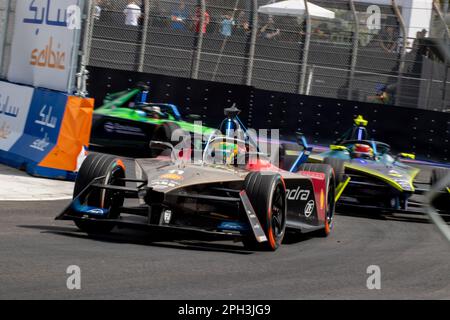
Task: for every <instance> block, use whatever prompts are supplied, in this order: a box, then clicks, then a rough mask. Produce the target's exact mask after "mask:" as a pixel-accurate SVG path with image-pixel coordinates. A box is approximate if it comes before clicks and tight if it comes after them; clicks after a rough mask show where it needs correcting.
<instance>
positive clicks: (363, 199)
mask: <svg viewBox="0 0 450 320" xmlns="http://www.w3.org/2000/svg"><path fill="white" fill-rule="evenodd" d="M354 121H355V124H354V126H353V127H352V128H351V129H350V130H348V131H347V132H346V133H345V134H344V136H343V137H342V138H340V139H338V140H337V141H336V142H335V144H334V145H331V146H330V150H329V151H326V152H324V153H321V154H318V155H312V156H310V157H309V160H308V161H310V162H315V163H317V162H322V163H329V164H331V163H335V167H337V168H339V169H338V170H337V171H338V172H336V175H337V176H339V175H341V176H342V175H343V174H345V175H346V176H347V179H350V180H348V186H347V187H346V189H345V192H344V194H343V195H342V199H341V202H340V203H341V204H345V205H347V206H351V205H354V206H358V207H367V208H370V207H373V208H377V209H384V210H387V211H397V212H398V211H408V212H412V211H411V209H412V207H416V208H417V209H421V207H423V205H424V204H423V203H421V202H417V201H412V200H411V197H412V196H413V195H414V194H424V193H425V192H427V191H428V190H429V189H430V185H432V184H435V183H437V181H438V180H440V179H442V178H443V177H445V175H446V174H447V172H448V169H445V168H433V170H432V174H431V179H430V181H423V180H422V181H419V180H418V179H417V176H418V174H419V172H420V169H419V168H417V167H412V166H410V165H408V164H406V163H404V162H405V161H406V160H408V161H412V160H414V159H415V155H413V154H408V153H400V154H398V155H396V156H394V155H392V154H391V152H390V150H391V148H390V146H389V145H388V144H386V143H382V142H378V141H374V140H369V137H368V134H367V130H366V126H367V124H368V121H367V120H365V119H364V118H363V117H362V116H358V117H357V118H356V119H355V120H354ZM449 190H450V189H449ZM449 190H443V191H445V192H443V194H442V195H441V197H439V198H440V202H439V205H438V208H437V209H438V210H440V211H441V212H449V210H450V197H448V196H449V194H448V192H450V191H449ZM446 199H447V200H446Z"/></svg>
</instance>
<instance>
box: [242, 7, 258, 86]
mask: <svg viewBox="0 0 450 320" xmlns="http://www.w3.org/2000/svg"><path fill="white" fill-rule="evenodd" d="M257 36H258V0H253V1H252V33H251V36H250V50H249V54H248V65H247V77H246V82H245V84H246V85H248V86H251V85H252V80H253V67H254V65H255V49H256V37H257Z"/></svg>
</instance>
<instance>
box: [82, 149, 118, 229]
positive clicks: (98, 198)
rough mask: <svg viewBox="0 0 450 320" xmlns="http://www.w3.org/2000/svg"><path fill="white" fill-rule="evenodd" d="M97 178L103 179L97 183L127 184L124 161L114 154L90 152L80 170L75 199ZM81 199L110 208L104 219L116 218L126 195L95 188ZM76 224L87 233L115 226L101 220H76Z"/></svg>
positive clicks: (92, 205)
mask: <svg viewBox="0 0 450 320" xmlns="http://www.w3.org/2000/svg"><path fill="white" fill-rule="evenodd" d="M101 177H103V178H101ZM97 178H101V179H99V180H98V181H96V183H100V184H109V185H116V186H125V182H124V181H123V180H122V179H123V178H125V166H124V164H123V162H122V161H121V160H120V159H117V158H115V157H114V156H110V155H105V154H98V153H90V154H89V155H88V156H87V158H86V159H85V160H84V162H83V164H82V165H81V168H80V170H79V172H78V175H77V178H76V181H75V188H74V194H73V197H74V199H75V198H76V197H78V196H79V195H80V194H81V193H82V192H83V190H84V189H86V187H87V186H88V185H89V184H90V183H91V182H92V181H93V180H94V179H97ZM80 200H82V201H84V202H85V203H86V204H87V205H88V206H91V207H95V208H102V209H108V214H107V216H105V217H102V218H103V219H105V218H106V219H116V218H118V216H119V214H120V212H119V211H118V208H119V207H121V206H122V205H123V202H124V197H123V196H121V195H120V194H117V193H116V192H112V191H109V190H104V189H94V190H92V192H90V193H89V194H88V195H87V196H86V198H85V199H80ZM99 220H100V219H99ZM75 224H76V226H77V227H78V228H79V229H80V230H82V231H84V232H87V233H108V232H110V231H111V230H112V229H113V228H114V225H111V224H104V223H101V221H99V222H95V221H91V220H75Z"/></svg>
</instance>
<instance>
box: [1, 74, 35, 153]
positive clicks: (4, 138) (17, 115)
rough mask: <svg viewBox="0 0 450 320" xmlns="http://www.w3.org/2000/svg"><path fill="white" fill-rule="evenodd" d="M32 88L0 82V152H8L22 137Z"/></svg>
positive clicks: (31, 96)
mask: <svg viewBox="0 0 450 320" xmlns="http://www.w3.org/2000/svg"><path fill="white" fill-rule="evenodd" d="M33 91H34V89H33V88H30V87H25V86H19V85H16V84H11V83H7V82H0V150H3V151H9V149H11V147H12V146H13V145H14V144H15V143H16V142H17V140H18V139H19V138H20V137H21V136H22V134H23V131H24V129H25V123H26V122H27V116H28V112H29V110H30V105H31V99H32V98H33Z"/></svg>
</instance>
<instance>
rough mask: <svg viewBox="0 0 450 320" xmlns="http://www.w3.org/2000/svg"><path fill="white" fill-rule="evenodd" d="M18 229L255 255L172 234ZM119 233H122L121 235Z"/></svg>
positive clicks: (210, 241)
mask: <svg viewBox="0 0 450 320" xmlns="http://www.w3.org/2000/svg"><path fill="white" fill-rule="evenodd" d="M17 227H19V228H26V229H33V230H40V231H41V233H49V234H53V235H58V236H63V237H71V238H77V239H85V240H92V241H99V242H104V243H117V244H133V245H143V246H150V247H160V248H169V249H179V250H195V251H214V252H221V253H231V254H241V255H249V254H253V253H254V252H253V251H248V250H246V249H244V248H243V247H241V246H240V245H239V244H236V245H232V244H225V243H218V242H217V241H221V240H222V241H223V239H221V240H218V239H209V238H207V237H205V238H198V237H197V238H191V237H186V236H181V235H177V234H172V233H171V234H158V233H152V234H149V233H145V232H142V231H136V230H126V229H114V230H113V232H112V233H110V234H105V235H100V234H99V235H88V234H86V233H84V232H82V231H79V230H78V229H77V228H75V227H74V228H71V227H55V226H43V225H18V226H17ZM117 231H120V233H119V232H117ZM206 241H208V242H206ZM227 241H228V242H231V243H232V241H230V240H227Z"/></svg>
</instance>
